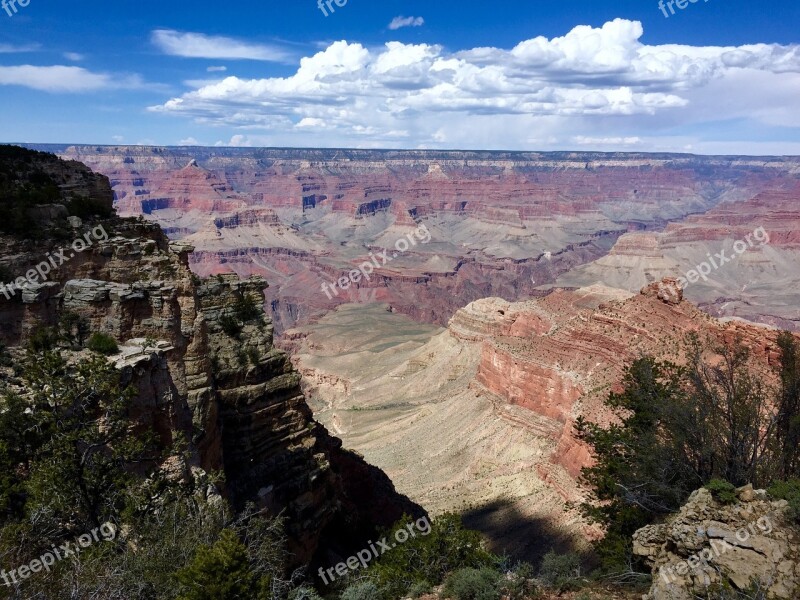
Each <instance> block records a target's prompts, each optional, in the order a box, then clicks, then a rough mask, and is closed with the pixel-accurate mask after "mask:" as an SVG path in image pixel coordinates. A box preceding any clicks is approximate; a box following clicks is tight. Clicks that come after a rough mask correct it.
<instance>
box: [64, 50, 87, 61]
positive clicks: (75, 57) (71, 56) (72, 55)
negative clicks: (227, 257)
mask: <svg viewBox="0 0 800 600" xmlns="http://www.w3.org/2000/svg"><path fill="white" fill-rule="evenodd" d="M64 58H66V59H67V60H71V61H73V62H79V61H81V60H83V59H85V58H86V56H84V55H83V54H79V53H78V52H64Z"/></svg>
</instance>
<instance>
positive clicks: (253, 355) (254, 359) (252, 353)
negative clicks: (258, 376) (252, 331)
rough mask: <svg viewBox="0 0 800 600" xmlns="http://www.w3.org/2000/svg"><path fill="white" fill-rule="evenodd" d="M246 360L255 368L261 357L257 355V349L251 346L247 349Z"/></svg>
mask: <svg viewBox="0 0 800 600" xmlns="http://www.w3.org/2000/svg"><path fill="white" fill-rule="evenodd" d="M247 358H248V359H249V360H250V363H251V364H252V365H253V366H254V367H257V366H258V363H259V361H260V360H261V356H260V355H259V354H258V348H255V347H253V346H251V347H250V348H248V349H247Z"/></svg>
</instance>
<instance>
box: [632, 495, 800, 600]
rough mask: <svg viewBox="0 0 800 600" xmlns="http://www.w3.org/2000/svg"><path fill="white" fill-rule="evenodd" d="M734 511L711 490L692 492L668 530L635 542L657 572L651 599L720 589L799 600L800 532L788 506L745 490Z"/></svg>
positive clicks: (646, 533)
mask: <svg viewBox="0 0 800 600" xmlns="http://www.w3.org/2000/svg"><path fill="white" fill-rule="evenodd" d="M737 496H738V500H737V501H736V502H735V503H734V504H732V505H723V504H720V503H719V502H717V501H715V500H714V498H713V497H712V495H711V493H710V492H709V491H708V490H706V489H704V488H703V489H699V490H697V491H696V492H694V493H693V494H692V495H691V497H690V498H689V500H688V501H687V502H686V504H685V505H684V506H683V507H682V508H681V510H680V511H679V512H678V513H677V514H676V515H673V516H672V517H670V518H669V520H668V521H667V522H666V523H663V524H660V525H648V526H647V527H644V528H643V529H640V530H639V531H637V532H636V534H635V535H634V537H633V551H634V553H635V554H637V555H638V556H642V557H644V558H645V560H646V561H647V563H648V564H649V565H650V566H651V567H652V569H653V585H652V587H651V588H650V592H649V593H648V594H647V596H645V600H692V599H693V598H696V597H698V596H697V595H698V594H708V592H709V590H714V589H717V590H718V591H717V593H718V594H719V593H720V592H719V589H720V587H725V588H729V589H732V590H735V591H739V592H745V591H746V590H748V588H750V587H751V586H752V585H755V586H757V587H758V588H759V589H760V590H761V591H762V594H763V595H761V596H759V597H769V598H775V599H783V600H793V599H794V598H797V597H798V594H800V563H798V560H799V559H800V527H798V525H797V523H795V522H794V521H793V520H792V519H790V518H789V517H788V516H787V505H788V503H787V502H786V501H785V500H778V501H770V500H769V498H768V496H767V493H766V492H765V491H764V490H753V487H752V486H745V487H743V488H740V489H739V490H737ZM703 597H706V596H703Z"/></svg>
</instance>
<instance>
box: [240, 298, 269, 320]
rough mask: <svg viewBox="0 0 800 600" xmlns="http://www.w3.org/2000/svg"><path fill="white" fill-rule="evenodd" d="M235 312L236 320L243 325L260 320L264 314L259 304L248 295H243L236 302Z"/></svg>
mask: <svg viewBox="0 0 800 600" xmlns="http://www.w3.org/2000/svg"><path fill="white" fill-rule="evenodd" d="M233 312H234V314H235V315H236V318H237V319H239V321H240V322H242V323H247V322H248V321H253V320H254V319H258V318H259V317H261V315H262V314H263V313H262V310H261V308H259V306H258V303H257V302H256V301H255V299H254V298H253V297H252V296H250V295H248V294H243V295H242V296H240V297H239V298H238V299H237V300H236V304H234V306H233Z"/></svg>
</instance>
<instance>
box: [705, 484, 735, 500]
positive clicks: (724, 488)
mask: <svg viewBox="0 0 800 600" xmlns="http://www.w3.org/2000/svg"><path fill="white" fill-rule="evenodd" d="M705 488H706V489H707V490H708V491H709V492H711V495H712V496H713V497H714V500H716V501H717V502H720V503H721V504H733V503H734V502H736V487H735V486H734V485H733V484H732V483H728V482H727V481H725V480H724V479H712V480H711V481H709V482H708V483H707V484H706V486H705Z"/></svg>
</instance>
